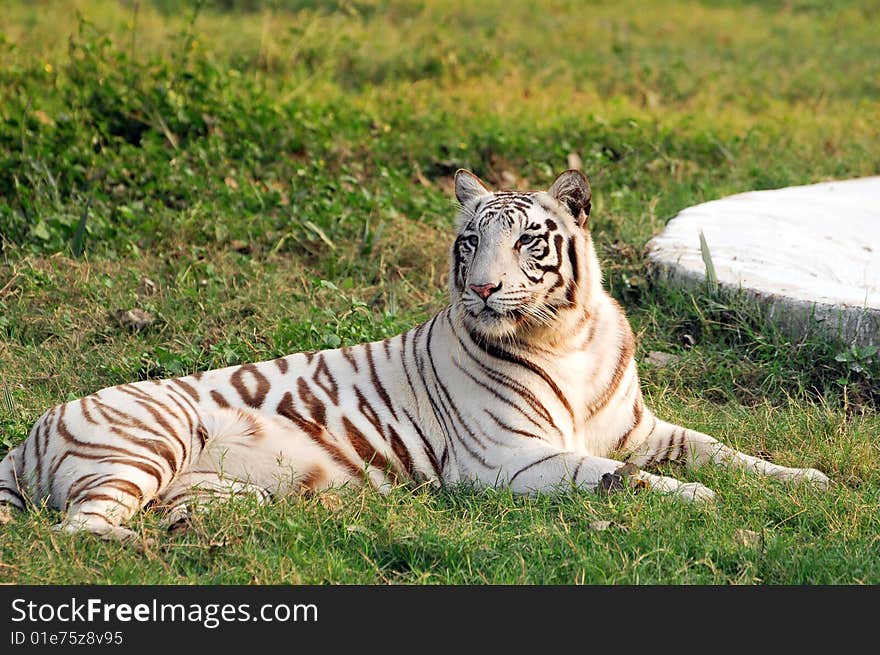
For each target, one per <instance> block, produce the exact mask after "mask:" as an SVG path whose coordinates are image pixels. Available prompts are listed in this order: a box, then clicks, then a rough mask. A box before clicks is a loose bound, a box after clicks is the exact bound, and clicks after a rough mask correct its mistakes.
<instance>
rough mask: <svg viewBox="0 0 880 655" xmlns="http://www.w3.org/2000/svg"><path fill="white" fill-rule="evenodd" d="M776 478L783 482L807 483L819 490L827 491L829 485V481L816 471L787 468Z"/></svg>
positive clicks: (825, 476) (820, 472)
mask: <svg viewBox="0 0 880 655" xmlns="http://www.w3.org/2000/svg"><path fill="white" fill-rule="evenodd" d="M776 477H778V478H779V479H780V480H783V481H785V482H807V483H810V484H814V485H816V486H817V487H819V488H820V489H827V488H828V487H829V486H830V485H831V479H830V478H829V477H828V476H827V475H825V474H824V473H822V471H820V470H818V469H791V468H787V469H785V470H784V472H783V473H781V474H780V475H778V476H776Z"/></svg>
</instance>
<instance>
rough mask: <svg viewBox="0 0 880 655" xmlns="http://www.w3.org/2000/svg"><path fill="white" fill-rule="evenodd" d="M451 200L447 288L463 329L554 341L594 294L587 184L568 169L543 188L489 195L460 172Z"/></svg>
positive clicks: (492, 336) (596, 275) (500, 337)
mask: <svg viewBox="0 0 880 655" xmlns="http://www.w3.org/2000/svg"><path fill="white" fill-rule="evenodd" d="M455 195H456V198H457V199H458V202H459V203H460V204H461V213H460V215H459V231H458V236H457V237H456V239H455V242H454V243H453V246H452V257H451V268H450V276H449V285H450V294H451V302H452V305H453V307H454V308H456V310H457V315H458V316H459V317H460V319H461V320H462V322H463V324H464V326H465V327H466V328H467V329H468V330H469V331H470V332H471V334H472V335H474V336H477V337H480V338H482V339H486V340H491V341H508V340H509V341H531V340H534V339H535V338H540V339H544V340H546V339H547V338H548V337H553V336H554V335H555V337H556V338H559V337H560V336H561V335H562V334H563V333H564V332H565V331H566V330H567V329H568V328H569V327H570V326H571V323H572V321H574V320H577V319H578V318H579V316H580V315H582V313H583V312H584V311H586V306H587V302H588V300H589V296H590V294H591V293H595V292H596V290H597V288H598V289H601V279H600V277H601V274H600V272H599V267H598V261H597V259H596V254H595V251H594V249H593V247H592V242H591V241H590V234H589V231H588V229H587V222H588V218H589V215H590V198H591V191H590V185H589V183H588V182H587V179H586V178H585V177H584V176H583V174H581V173H580V172H579V171H575V170H569V171H566V172H564V173H562V174H561V175H560V176H559V177H558V178H556V181H555V182H554V183H553V184H552V185H551V187H550V188H549V189H548V190H547V191H535V192H519V191H490V190H489V189H488V188H487V187H486V185H485V183H483V181H482V180H480V178H478V177H477V176H476V175H474V174H473V173H471V172H470V171H466V170H464V169H461V170H459V171H458V172H457V173H456V174H455Z"/></svg>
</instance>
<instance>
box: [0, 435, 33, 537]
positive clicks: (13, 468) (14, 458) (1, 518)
mask: <svg viewBox="0 0 880 655" xmlns="http://www.w3.org/2000/svg"><path fill="white" fill-rule="evenodd" d="M23 446H24V444H21V445H19V446H16V447H15V448H13V449H12V450H10V451H9V452H8V453H7V454H6V457H4V458H3V461H2V462H0V523H6V522H8V521H9V520H10V519H11V518H12V513H11V511H10V508H14V509H17V510H19V511H24V510H26V509H27V502H26V501H25V497H24V495H23V494H22V488H21V484H20V480H21V479H22V471H21V466H20V464H19V462H18V458H19V457H20V456H21V450H22V448H23Z"/></svg>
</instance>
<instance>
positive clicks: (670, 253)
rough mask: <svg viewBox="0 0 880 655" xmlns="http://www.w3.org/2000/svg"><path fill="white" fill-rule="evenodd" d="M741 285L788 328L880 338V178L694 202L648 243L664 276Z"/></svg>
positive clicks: (861, 339) (860, 339)
mask: <svg viewBox="0 0 880 655" xmlns="http://www.w3.org/2000/svg"><path fill="white" fill-rule="evenodd" d="M701 230H702V232H703V234H704V236H705V238H706V243H707V244H708V246H709V251H710V253H711V257H712V263H713V264H714V267H715V273H716V275H717V278H718V282H719V284H720V285H721V286H722V287H724V288H725V289H728V290H736V289H742V290H743V291H745V292H747V293H749V294H750V295H751V296H753V297H754V298H756V299H758V300H759V301H761V302H762V304H764V305H765V307H766V308H767V309H768V310H769V316H770V318H771V319H772V320H775V321H777V322H779V323H780V324H781V325H783V326H784V327H785V328H787V329H788V331H790V332H795V333H797V334H803V333H805V332H813V331H818V332H821V333H822V334H825V335H829V336H831V337H834V338H837V339H840V340H842V341H845V342H847V343H849V342H856V343H861V344H880V177H867V178H862V179H855V180H843V181H839V182H824V183H822V184H811V185H808V186H796V187H786V188H784V189H775V190H771V191H750V192H747V193H740V194H738V195H735V196H729V197H727V198H722V199H720V200H713V201H711V202H706V203H703V204H700V205H695V206H694V207H688V208H687V209H685V210H683V211H682V212H681V213H679V214H678V215H677V216H676V217H675V218H673V219H672V220H671V221H670V222H669V224H668V225H667V226H666V229H664V230H663V232H662V233H661V234H660V235H658V236H656V237H655V238H653V239H652V240H651V241H650V242H649V243H648V257H649V259H650V260H651V262H653V263H654V264H655V265H656V266H657V267H658V269H659V272H660V275H661V278H662V279H665V280H668V281H669V282H670V283H672V284H678V285H684V286H692V285H694V284H695V283H703V282H704V281H705V279H706V266H705V263H704V261H703V257H702V255H701V252H700V231H701Z"/></svg>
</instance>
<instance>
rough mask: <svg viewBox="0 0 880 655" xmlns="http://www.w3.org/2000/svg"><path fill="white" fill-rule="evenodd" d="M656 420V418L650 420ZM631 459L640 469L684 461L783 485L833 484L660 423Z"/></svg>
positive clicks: (808, 471) (808, 470)
mask: <svg viewBox="0 0 880 655" xmlns="http://www.w3.org/2000/svg"><path fill="white" fill-rule="evenodd" d="M649 418H650V419H654V417H653V416H650V417H649ZM655 421H656V422H654V423H653V425H652V424H651V422H650V421H647V423H648V424H649V425H651V430H650V432H649V433H648V434H647V436H646V437H645V438H644V441H642V443H641V445H639V446H638V447H636V448H635V449H634V450H633V452H632V455H630V456H629V457H628V458H627V459H628V461H630V462H632V463H633V464H635V465H636V466H638V467H642V466H647V465H650V464H658V463H661V462H664V461H667V460H678V459H682V460H684V461H685V462H686V463H687V464H688V466H691V467H696V466H704V465H706V464H715V465H717V466H726V467H731V468H739V469H742V470H744V471H748V472H750V473H755V474H758V475H767V476H770V477H772V478H776V479H777V480H781V481H783V482H811V483H814V484H816V485H819V486H820V487H827V486H828V484H829V483H830V481H829V479H828V476H827V475H825V474H824V473H822V471H819V470H817V469H814V468H790V467H787V466H780V465H779V464H774V463H773V462H768V461H767V460H763V459H760V458H758V457H753V456H751V455H747V454H745V453H742V452H740V451H738V450H735V449H733V448H731V447H730V446H727V445H725V444H723V443H721V442H720V441H718V440H717V439H715V438H713V437H710V436H709V435H708V434H703V433H702V432H697V431H696V430H691V429H689V428H684V427H681V426H678V425H674V424H672V423H668V422H666V421H661V420H660V419H655Z"/></svg>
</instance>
